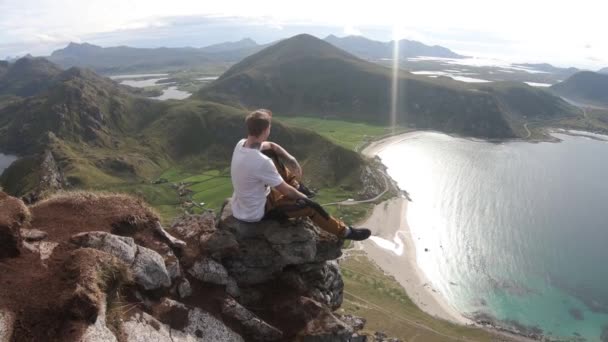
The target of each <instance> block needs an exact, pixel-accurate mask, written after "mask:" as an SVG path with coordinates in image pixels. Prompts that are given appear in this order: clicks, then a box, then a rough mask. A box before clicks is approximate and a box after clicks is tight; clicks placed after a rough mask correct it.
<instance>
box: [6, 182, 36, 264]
mask: <svg viewBox="0 0 608 342" xmlns="http://www.w3.org/2000/svg"><path fill="white" fill-rule="evenodd" d="M29 220H30V212H29V210H28V208H27V207H26V206H25V204H24V203H23V201H21V200H20V199H18V198H15V197H11V196H9V195H7V194H6V193H4V192H0V259H3V258H13V257H16V256H18V255H19V254H20V249H21V247H22V246H23V241H22V238H21V228H22V227H23V226H24V225H25V224H27V223H28V222H29Z"/></svg>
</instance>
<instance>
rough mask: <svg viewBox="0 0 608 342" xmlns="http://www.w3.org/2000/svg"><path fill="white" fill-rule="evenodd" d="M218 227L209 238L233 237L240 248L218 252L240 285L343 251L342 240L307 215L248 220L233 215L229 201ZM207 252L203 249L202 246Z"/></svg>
mask: <svg viewBox="0 0 608 342" xmlns="http://www.w3.org/2000/svg"><path fill="white" fill-rule="evenodd" d="M220 217H221V219H220V222H219V226H218V229H216V230H215V231H214V232H210V233H207V237H206V238H207V239H213V235H215V234H218V235H221V236H222V238H223V239H227V240H232V239H234V240H235V241H237V243H238V246H239V247H238V250H236V251H235V252H233V253H230V254H228V255H221V254H220V255H219V257H220V258H221V260H222V264H223V265H224V266H225V267H226V269H227V270H228V273H229V274H230V275H231V276H233V277H234V279H236V281H237V283H238V285H254V284H260V283H264V282H267V281H270V280H272V279H274V278H276V277H277V276H278V275H279V273H280V272H282V271H283V270H284V269H285V268H286V267H288V266H295V265H317V266H318V265H322V264H324V263H325V262H326V261H328V260H334V259H337V258H339V257H340V256H341V255H342V251H341V246H342V241H341V240H339V239H338V238H337V237H335V236H334V235H331V234H329V233H326V232H324V231H321V230H319V228H318V227H316V226H315V225H314V224H312V222H311V221H310V220H308V219H302V220H299V221H292V222H286V223H285V224H280V223H279V222H277V221H263V222H258V223H247V222H242V221H238V220H237V219H235V218H234V217H233V216H232V211H231V208H230V205H227V206H226V207H225V208H224V210H223V212H222V214H221V216H220ZM203 252H204V250H203Z"/></svg>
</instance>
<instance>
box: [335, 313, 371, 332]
mask: <svg viewBox="0 0 608 342" xmlns="http://www.w3.org/2000/svg"><path fill="white" fill-rule="evenodd" d="M338 318H339V319H340V320H341V321H342V322H344V323H346V324H348V325H350V326H351V327H352V328H353V330H354V331H359V330H361V329H363V327H365V322H366V320H365V318H362V317H357V316H354V315H341V316H338Z"/></svg>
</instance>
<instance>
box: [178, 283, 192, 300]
mask: <svg viewBox="0 0 608 342" xmlns="http://www.w3.org/2000/svg"><path fill="white" fill-rule="evenodd" d="M177 294H178V295H179V297H180V298H182V299H183V298H186V297H190V296H191V295H192V287H191V286H190V282H189V281H188V279H186V278H184V279H182V280H181V281H180V283H179V285H177Z"/></svg>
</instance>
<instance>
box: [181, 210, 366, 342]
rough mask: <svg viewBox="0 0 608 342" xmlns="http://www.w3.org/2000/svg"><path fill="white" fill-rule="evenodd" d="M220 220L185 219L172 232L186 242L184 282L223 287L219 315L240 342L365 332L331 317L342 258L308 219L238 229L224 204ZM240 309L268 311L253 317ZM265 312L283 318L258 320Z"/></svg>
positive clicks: (336, 244)
mask: <svg viewBox="0 0 608 342" xmlns="http://www.w3.org/2000/svg"><path fill="white" fill-rule="evenodd" d="M217 217H218V222H215V219H214V217H213V215H212V214H211V213H203V214H202V215H189V216H186V217H183V218H181V219H180V220H178V221H176V222H175V223H174V224H173V227H172V228H171V232H172V233H173V234H176V235H177V236H178V237H179V238H181V239H183V240H184V241H186V242H187V243H188V247H187V252H186V254H187V255H189V256H190V257H191V260H190V263H191V266H190V267H189V268H188V272H187V273H188V275H189V276H191V277H192V278H193V279H194V280H195V281H198V282H201V283H206V284H215V285H219V286H223V287H224V289H225V291H226V293H227V294H229V295H230V297H228V298H226V299H225V300H224V302H223V304H222V315H223V316H224V317H225V319H227V320H228V321H232V322H234V323H235V324H237V326H239V327H240V329H241V330H242V331H243V332H244V333H245V336H247V337H248V338H249V339H252V340H268V341H270V340H277V339H287V340H290V339H293V338H296V337H297V338H299V339H301V340H311V341H315V340H318V341H325V340H328V341H348V340H349V339H350V338H351V337H353V333H354V332H355V331H356V330H359V329H361V328H362V324H358V325H357V327H356V328H353V327H351V326H350V325H348V324H347V323H344V322H343V321H341V320H340V318H338V317H337V316H335V315H334V314H333V313H332V310H335V309H337V308H339V307H340V305H341V303H342V298H343V288H344V283H343V281H342V276H341V274H340V269H339V267H338V265H337V263H336V262H335V259H337V258H338V257H340V255H341V253H342V252H341V245H342V241H341V240H339V239H338V238H336V237H335V236H333V235H331V234H328V233H326V232H324V231H321V230H319V228H318V227H316V226H315V225H314V224H313V223H312V222H311V221H310V220H308V219H300V220H292V221H286V222H277V221H263V222H258V223H245V222H241V221H239V220H236V219H235V218H234V217H233V216H232V215H231V208H230V205H229V204H228V205H227V206H226V207H225V208H224V209H223V211H222V212H221V213H220V215H218V216H217ZM235 287H236V289H238V291H236V292H238V293H237V294H234V293H233V292H235ZM279 293H280V294H279ZM241 303H245V304H246V305H247V306H253V307H263V308H266V309H264V310H262V311H260V313H261V314H262V316H258V315H257V314H256V313H255V312H252V311H251V310H248V309H247V308H246V307H245V306H243V305H242V304H241ZM268 312H273V314H272V315H271V316H275V317H277V316H278V317H280V318H278V319H276V318H275V319H273V318H270V320H269V321H267V320H266V318H265V317H263V316H266V315H268ZM294 322H297V323H295V325H294ZM358 323H361V321H359V322H358Z"/></svg>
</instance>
